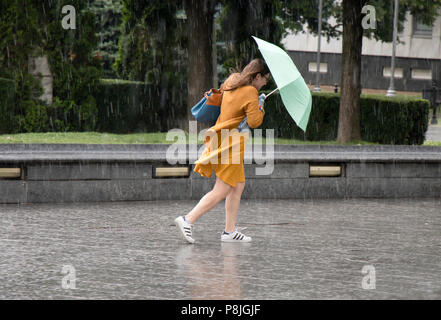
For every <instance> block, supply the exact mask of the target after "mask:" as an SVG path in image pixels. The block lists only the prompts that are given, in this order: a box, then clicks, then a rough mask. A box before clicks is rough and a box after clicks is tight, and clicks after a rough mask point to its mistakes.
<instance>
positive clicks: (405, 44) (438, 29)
mask: <svg viewBox="0 0 441 320" xmlns="http://www.w3.org/2000/svg"><path fill="white" fill-rule="evenodd" d="M391 28H392V26H391ZM398 37H399V40H400V43H398V44H397V47H396V58H395V79H394V86H395V90H397V91H411V92H418V91H422V90H423V89H424V88H429V87H431V86H432V83H433V81H434V82H435V83H436V84H437V86H438V87H440V86H441V11H440V13H439V15H438V18H437V19H436V20H435V22H434V24H433V26H428V25H424V24H423V23H420V22H419V21H418V20H417V19H416V18H415V17H413V16H412V15H410V13H407V14H406V21H405V22H404V29H403V31H402V32H399V33H398ZM317 40H318V38H317V36H315V35H313V34H311V33H309V32H308V31H307V30H305V32H304V33H298V34H289V35H288V36H287V37H285V39H284V41H283V44H284V46H285V49H287V51H288V53H289V54H290V56H291V57H292V59H293V61H294V63H295V64H296V66H297V68H298V69H299V71H300V72H301V74H302V75H303V77H304V79H305V81H306V82H307V83H308V84H310V85H314V84H315V81H316V70H317V62H316V61H317V42H318V41H317ZM320 51H321V55H320V85H332V86H333V85H335V84H337V85H339V84H340V78H341V52H342V39H341V37H340V38H332V39H330V41H326V38H325V37H322V41H321V50H320ZM391 56H392V43H384V42H381V41H376V40H375V39H373V38H372V39H369V38H367V37H364V38H363V47H362V66H361V69H362V74H361V85H362V88H365V89H381V90H387V89H388V88H389V84H390V76H391Z"/></svg>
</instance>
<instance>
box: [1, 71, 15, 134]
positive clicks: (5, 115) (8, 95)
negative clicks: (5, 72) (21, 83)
mask: <svg viewBox="0 0 441 320" xmlns="http://www.w3.org/2000/svg"><path fill="white" fill-rule="evenodd" d="M14 96H15V82H14V81H12V80H9V79H3V78H0V133H6V132H10V131H11V129H12V125H11V124H12V112H11V111H12V110H13V109H14V106H15V104H14Z"/></svg>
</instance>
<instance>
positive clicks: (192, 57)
mask: <svg viewBox="0 0 441 320" xmlns="http://www.w3.org/2000/svg"><path fill="white" fill-rule="evenodd" d="M184 4H185V7H184V9H185V12H186V15H187V19H186V28H187V35H188V36H187V39H188V43H187V48H188V49H187V50H188V51H187V52H188V79H187V90H188V96H187V117H186V120H189V119H191V113H190V109H191V107H192V106H193V105H194V104H195V103H196V102H197V101H198V100H200V99H201V96H202V93H203V92H205V91H208V90H209V89H210V88H211V87H212V86H213V76H214V74H213V70H214V68H213V54H214V53H213V46H212V43H213V41H215V39H213V19H214V14H215V5H216V1H215V0H207V1H200V0H185V2H184ZM195 35H197V36H195ZM207 125H208V124H201V125H199V127H200V128H202V127H206V126H207ZM185 129H186V130H188V121H186V122H185Z"/></svg>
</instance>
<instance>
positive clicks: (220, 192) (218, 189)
mask: <svg viewBox="0 0 441 320" xmlns="http://www.w3.org/2000/svg"><path fill="white" fill-rule="evenodd" d="M232 189H233V187H232V186H230V185H229V184H227V183H225V182H223V181H222V180H221V179H219V178H217V177H216V184H215V185H214V187H213V190H211V191H210V192H208V193H207V194H206V195H205V196H203V197H202V199H201V200H200V201H199V203H198V204H197V205H196V206H195V207H194V208H193V210H191V211H190V212H189V213H188V214H187V215H186V216H185V219H186V220H187V221H188V222H190V223H192V224H193V223H195V222H196V220H198V219H199V218H200V217H202V216H203V215H204V214H205V213H207V212H208V211H210V210H211V209H212V208H214V207H215V206H216V205H217V204H218V203H219V202H220V201H222V200H224V199H225V197H226V196H227V195H228V193H229V192H230V191H231V190H232Z"/></svg>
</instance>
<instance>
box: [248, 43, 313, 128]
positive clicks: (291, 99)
mask: <svg viewBox="0 0 441 320" xmlns="http://www.w3.org/2000/svg"><path fill="white" fill-rule="evenodd" d="M253 38H254V40H255V41H256V43H257V45H258V46H259V50H260V52H262V55H263V58H264V59H265V61H266V64H267V65H268V68H269V69H270V71H271V75H272V77H273V79H274V81H275V82H276V84H277V89H278V90H280V96H281V97H282V101H283V104H284V105H285V108H286V110H287V111H288V113H289V114H290V116H291V117H292V118H293V119H294V121H295V123H297V125H298V126H299V127H300V128H301V129H302V130H303V131H306V126H307V125H308V120H309V114H310V113H311V104H312V97H311V92H310V91H309V88H308V86H307V85H306V83H305V80H303V78H302V76H301V74H300V72H299V70H297V67H296V66H295V64H294V62H293V61H292V59H291V57H290V56H289V55H288V54H287V53H286V52H285V51H284V50H283V49H281V48H279V47H278V46H276V45H274V44H272V43H269V42H266V41H264V40H262V39H259V38H256V37H253ZM277 89H276V90H277ZM274 91H275V90H274ZM274 91H273V92H274ZM271 93H272V92H271ZM271 93H270V94H271Z"/></svg>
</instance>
